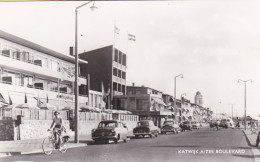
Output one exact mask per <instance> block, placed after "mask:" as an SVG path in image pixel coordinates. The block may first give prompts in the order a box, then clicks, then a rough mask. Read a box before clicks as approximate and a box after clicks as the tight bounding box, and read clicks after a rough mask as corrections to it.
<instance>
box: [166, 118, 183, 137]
mask: <svg viewBox="0 0 260 162" xmlns="http://www.w3.org/2000/svg"><path fill="white" fill-rule="evenodd" d="M180 129H181V128H180V127H179V124H178V122H177V121H173V120H167V121H164V122H163V126H162V128H161V133H162V134H166V133H167V132H173V133H174V134H178V133H179V131H180Z"/></svg>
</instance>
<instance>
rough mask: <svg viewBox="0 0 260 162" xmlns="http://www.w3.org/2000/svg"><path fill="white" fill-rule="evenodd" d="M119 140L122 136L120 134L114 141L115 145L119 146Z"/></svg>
mask: <svg viewBox="0 0 260 162" xmlns="http://www.w3.org/2000/svg"><path fill="white" fill-rule="evenodd" d="M119 140H120V134H118V135H117V138H116V139H114V142H115V144H117V142H118V141H119Z"/></svg>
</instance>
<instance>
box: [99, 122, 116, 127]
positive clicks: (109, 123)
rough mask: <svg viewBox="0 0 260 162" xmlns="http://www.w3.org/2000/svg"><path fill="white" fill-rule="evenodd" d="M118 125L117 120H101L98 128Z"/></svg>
mask: <svg viewBox="0 0 260 162" xmlns="http://www.w3.org/2000/svg"><path fill="white" fill-rule="evenodd" d="M115 127H117V123H116V122H100V123H99V125H98V128H115Z"/></svg>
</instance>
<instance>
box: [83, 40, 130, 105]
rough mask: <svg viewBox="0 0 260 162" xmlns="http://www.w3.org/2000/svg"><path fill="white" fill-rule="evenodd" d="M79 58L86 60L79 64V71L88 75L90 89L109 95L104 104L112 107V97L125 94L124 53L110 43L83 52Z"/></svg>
mask: <svg viewBox="0 0 260 162" xmlns="http://www.w3.org/2000/svg"><path fill="white" fill-rule="evenodd" d="M79 58H81V59H83V60H85V61H87V62H88V64H82V65H81V73H82V75H83V76H87V75H88V74H89V75H90V89H91V90H95V91H99V92H102V91H104V92H103V93H106V94H107V95H109V96H108V98H107V99H106V105H107V108H111V109H113V107H114V106H113V97H114V96H117V95H124V94H126V67H127V65H126V59H127V57H126V54H125V53H123V52H122V51H120V50H119V49H117V48H114V47H113V46H112V45H110V46H106V47H102V48H99V49H95V50H92V51H88V52H84V53H82V54H80V55H79ZM102 87H103V90H102Z"/></svg>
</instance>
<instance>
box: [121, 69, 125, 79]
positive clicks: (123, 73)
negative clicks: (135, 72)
mask: <svg viewBox="0 0 260 162" xmlns="http://www.w3.org/2000/svg"><path fill="white" fill-rule="evenodd" d="M122 78H123V79H125V72H123V71H122Z"/></svg>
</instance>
